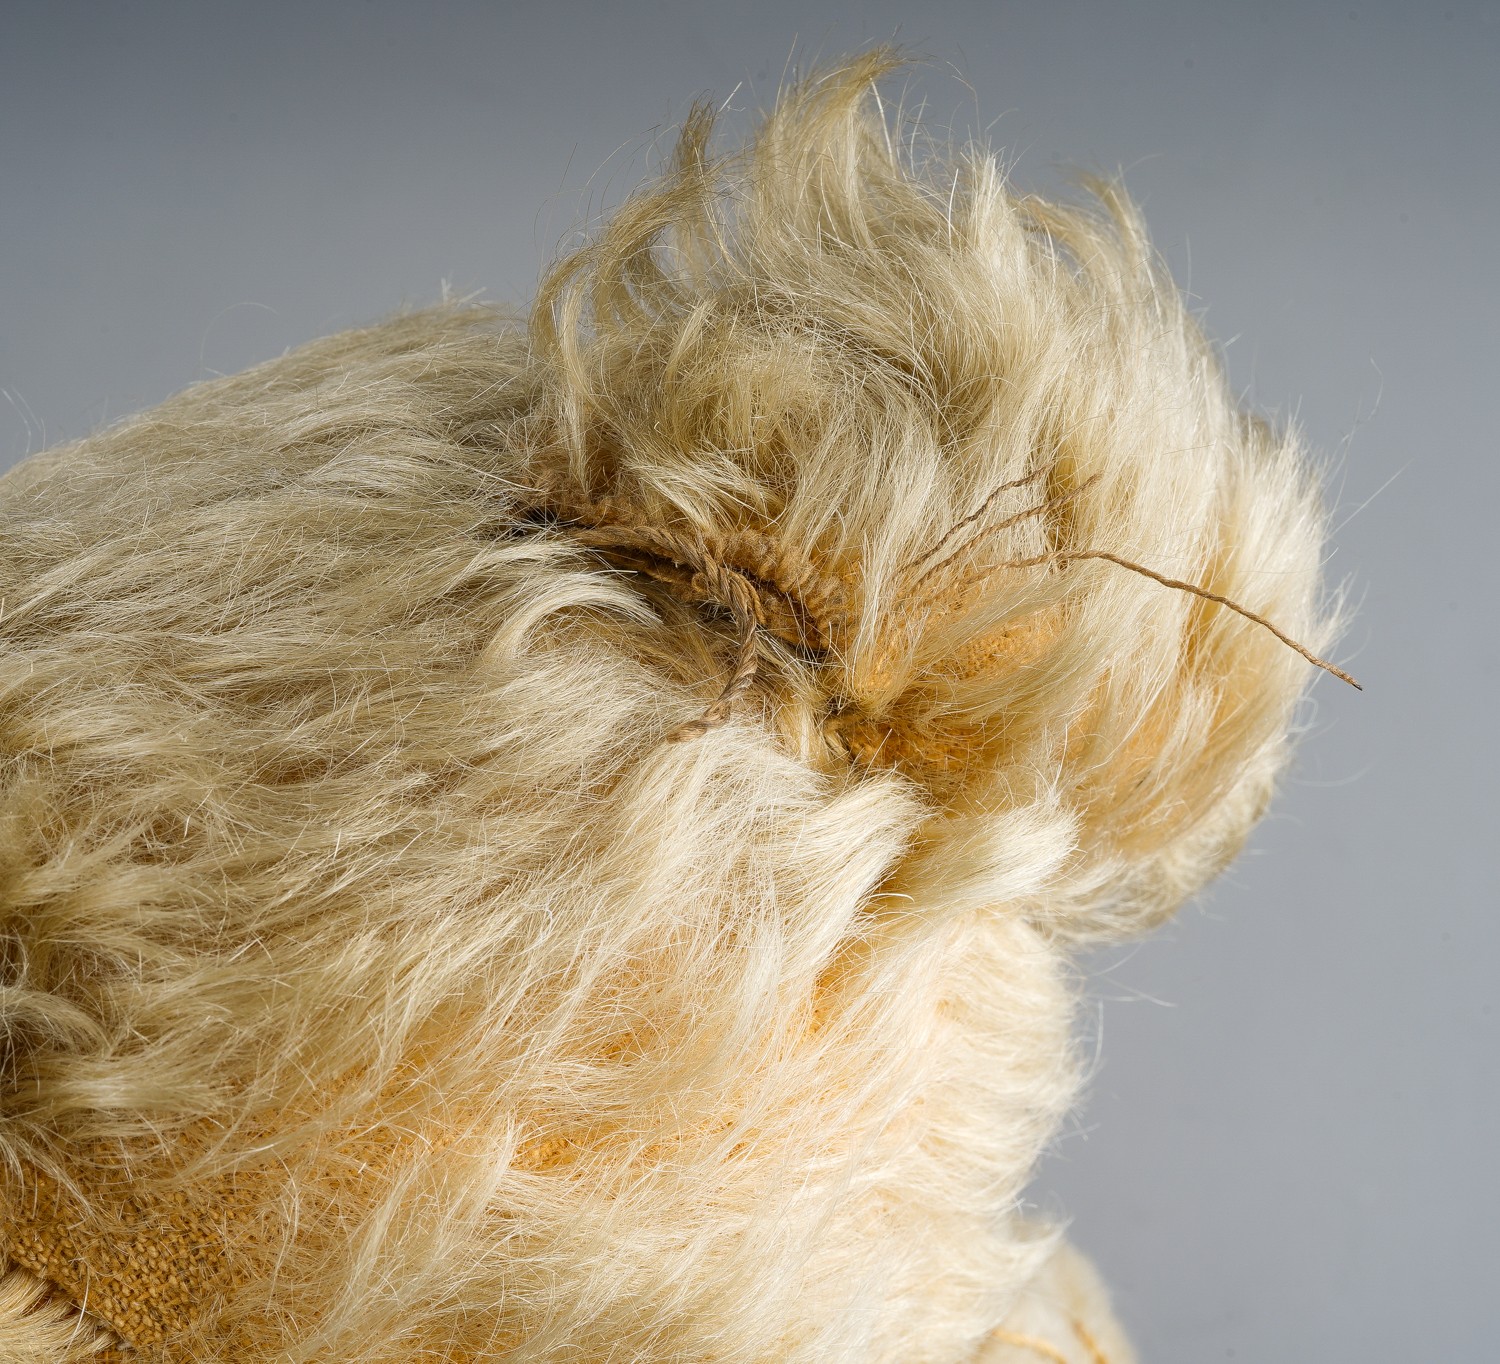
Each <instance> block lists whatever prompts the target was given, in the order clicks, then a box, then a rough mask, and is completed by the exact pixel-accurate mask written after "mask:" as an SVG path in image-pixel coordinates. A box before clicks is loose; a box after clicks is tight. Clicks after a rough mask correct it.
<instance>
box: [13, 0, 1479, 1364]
mask: <svg viewBox="0 0 1500 1364" xmlns="http://www.w3.org/2000/svg"><path fill="white" fill-rule="evenodd" d="M893 37H894V38H897V39H899V40H900V41H902V42H903V43H905V44H907V45H909V46H910V47H911V48H912V49H913V50H914V51H916V52H917V53H919V54H921V55H924V56H926V57H928V58H931V59H934V60H932V61H931V62H929V63H928V64H926V65H923V66H920V67H918V68H917V69H915V70H914V71H913V72H912V74H911V77H910V79H909V82H908V92H909V98H910V100H912V101H915V100H918V99H920V98H924V97H925V99H926V101H927V111H928V117H929V119H930V120H931V121H932V122H933V123H934V124H936V125H939V126H946V125H949V124H951V125H952V126H953V128H954V130H955V132H956V133H957V134H958V135H959V136H961V137H962V136H967V135H969V134H972V133H975V132H982V133H985V134H986V135H987V136H988V138H989V139H990V141H991V142H992V143H993V144H994V145H995V146H997V147H998V148H1001V149H1003V151H1004V154H1005V156H1006V158H1007V159H1008V160H1009V161H1012V162H1013V163H1014V178H1015V180H1016V182H1017V183H1018V184H1019V185H1021V186H1023V187H1025V188H1028V189H1038V190H1043V191H1050V192H1058V191H1060V190H1061V189H1062V188H1063V187H1064V185H1065V181H1064V179H1063V175H1062V171H1063V168H1064V167H1066V166H1069V165H1071V166H1078V167H1082V168H1084V169H1089V170H1102V171H1106V172H1112V171H1116V170H1119V171H1122V172H1123V174H1124V177H1125V180H1126V184H1127V185H1128V186H1129V187H1130V188H1131V189H1132V190H1133V192H1134V194H1135V195H1136V196H1137V197H1138V199H1139V200H1140V201H1141V202H1142V203H1143V205H1144V208H1145V212H1146V215H1147V218H1148V221H1149V222H1150V224H1151V226H1152V229H1153V232H1154V235H1155V238H1156V242H1157V245H1158V247H1159V249H1160V251H1161V252H1162V253H1163V255H1164V256H1165V257H1166V259H1167V260H1168V262H1169V263H1170V265H1171V267H1172V269H1173V271H1174V273H1175V274H1176V277H1177V279H1178V282H1179V283H1180V284H1181V285H1182V286H1183V287H1184V288H1185V289H1186V290H1188V291H1189V292H1190V294H1191V296H1192V298H1193V301H1194V306H1195V307H1196V308H1198V309H1199V310H1200V311H1201V312H1202V313H1203V316H1204V318H1205V323H1206V326H1207V328H1208V330H1209V332H1210V333H1211V335H1213V336H1214V337H1215V338H1216V340H1217V341H1218V342H1219V343H1220V344H1221V345H1222V346H1223V347H1224V349H1225V354H1226V356H1227V361H1228V367H1229V371H1230V374H1231V377H1232V379H1233V381H1234V382H1235V384H1236V385H1237V386H1238V387H1239V388H1241V389H1242V390H1243V391H1244V392H1245V394H1246V395H1247V396H1248V397H1249V398H1250V399H1251V400H1252V401H1253V402H1255V403H1256V404H1257V405H1259V406H1260V407H1261V408H1262V409H1263V410H1265V411H1267V412H1269V413H1270V414H1272V415H1273V416H1276V417H1278V418H1279V419H1281V420H1284V421H1285V420H1295V421H1296V422H1297V423H1298V424H1299V425H1300V427H1301V429H1302V430H1303V431H1304V432H1305V433H1306V436H1307V437H1308V439H1309V440H1310V441H1311V442H1312V444H1314V445H1315V446H1316V447H1318V448H1319V449H1320V450H1321V451H1322V452H1323V453H1324V457H1325V459H1326V461H1327V465H1328V468H1329V470H1330V483H1329V486H1330V490H1331V494H1332V495H1333V497H1334V498H1335V500H1336V507H1337V512H1336V517H1335V525H1336V527H1337V533H1336V536H1335V541H1334V546H1333V552H1332V555H1331V557H1330V559H1329V564H1328V571H1329V574H1330V577H1331V578H1332V579H1333V580H1335V581H1345V580H1347V581H1348V582H1349V583H1350V584H1351V586H1352V591H1353V600H1354V602H1355V604H1356V606H1357V608H1358V610H1357V616H1356V618H1355V621H1354V624H1353V627H1352V629H1351V630H1350V632H1349V633H1348V635H1347V636H1346V638H1345V640H1344V641H1343V643H1342V645H1341V646H1340V647H1339V648H1338V649H1337V650H1336V658H1337V659H1338V660H1339V661H1340V662H1343V663H1345V664H1346V665H1347V666H1349V667H1350V668H1351V670H1352V671H1354V672H1355V673H1356V674H1357V675H1358V676H1359V677H1360V678H1361V679H1362V680H1363V681H1364V682H1365V684H1366V690H1365V692H1364V693H1363V694H1356V693H1354V692H1353V691H1351V690H1348V689H1347V688H1344V687H1342V686H1341V685H1340V684H1339V683H1337V682H1336V681H1334V680H1333V679H1331V678H1327V677H1319V678H1318V680H1317V682H1316V684H1315V685H1314V687H1313V690H1312V696H1311V700H1310V702H1309V704H1308V707H1307V709H1306V712H1305V715H1304V719H1305V723H1306V734H1305V737H1304V740H1303V742H1302V745H1301V749H1300V760H1299V762H1298V764H1297V767H1296V770H1295V771H1294V772H1293V773H1292V775H1291V777H1290V778H1289V780H1288V781H1287V782H1286V784H1285V786H1284V788H1283V790H1282V792H1281V795H1280V798H1279V800H1278V802H1277V804H1276V805H1275V806H1274V808H1273V811H1272V814H1271V816H1270V818H1269V819H1268V820H1267V822H1266V823H1265V824H1264V826H1263V827H1262V828H1261V829H1260V831H1259V832H1258V833H1257V835H1256V836H1255V838H1254V840H1253V841H1252V844H1251V846H1250V848H1249V849H1248V850H1247V852H1246V854H1245V856H1243V857H1242V858H1241V860H1240V861H1239V862H1238V863H1237V864H1236V865H1235V867H1234V868H1233V869H1232V870H1231V871H1230V872H1229V873H1228V875H1227V876H1225V877H1224V878H1222V879H1221V881H1220V882H1219V883H1218V884H1216V886H1215V887H1213V889H1212V890H1211V892H1210V894H1209V895H1208V896H1207V897H1206V898H1205V900H1204V901H1203V902H1202V903H1200V904H1197V905H1193V906H1189V907H1188V908H1187V909H1186V910H1185V911H1184V913H1183V914H1182V916H1181V917H1180V918H1179V919H1178V920H1177V922H1176V923H1175V924H1174V926H1172V927H1171V928H1169V929H1167V930H1165V931H1163V932H1162V933H1160V934H1158V935H1157V936H1156V937H1154V938H1152V939H1150V940H1148V941H1146V942H1145V943H1143V944H1141V945H1139V946H1136V947H1133V948H1131V949H1129V950H1127V951H1121V952H1115V953H1112V954H1109V955H1108V956H1101V957H1098V958H1096V959H1094V960H1092V961H1091V962H1089V963H1086V965H1087V966H1088V967H1089V969H1090V970H1091V971H1092V972H1093V973H1094V974H1093V977H1092V982H1091V984H1090V986H1089V1001H1090V1003H1089V1007H1088V1009H1087V1010H1086V1017H1085V1019H1084V1026H1085V1028H1086V1030H1087V1035H1088V1037H1089V1038H1090V1039H1091V1045H1096V1046H1097V1048H1098V1064H1097V1070H1096V1073H1095V1076H1094V1080H1093V1083H1092V1085H1091V1089H1090V1094H1089V1099H1088V1103H1087V1106H1086V1108H1085V1109H1084V1110H1083V1111H1082V1113H1081V1114H1080V1115H1079V1117H1078V1119H1077V1120H1076V1121H1075V1122H1074V1123H1073V1124H1071V1125H1070V1127H1069V1129H1068V1131H1067V1132H1066V1133H1065V1134H1064V1135H1063V1136H1062V1138H1061V1139H1060V1140H1059V1142H1058V1143H1057V1146H1056V1150H1055V1152H1054V1153H1053V1154H1052V1156H1051V1157H1049V1159H1048V1161H1047V1163H1046V1164H1045V1166H1044V1167H1043V1169H1042V1170H1041V1172H1040V1175H1039V1178H1038V1182H1037V1186H1036V1190H1035V1195H1034V1197H1035V1200H1036V1202H1037V1203H1038V1205H1040V1206H1041V1207H1042V1208H1044V1209H1047V1210H1049V1211H1051V1212H1054V1213H1058V1214H1066V1215H1067V1216H1069V1217H1070V1218H1071V1219H1072V1226H1073V1235H1074V1237H1075V1239H1076V1240H1077V1241H1078V1242H1079V1243H1080V1244H1081V1245H1082V1246H1083V1247H1084V1248H1085V1249H1086V1250H1087V1251H1088V1252H1089V1253H1091V1254H1092V1255H1093V1256H1094V1257H1095V1258H1096V1260H1097V1261H1098V1263H1099V1264H1100V1266H1101V1268H1102V1270H1103V1271H1104V1273H1105V1275H1106V1276H1107V1278H1108V1279H1109V1281H1110V1282H1111V1284H1112V1285H1113V1286H1114V1290H1115V1294H1116V1299H1117V1304H1118V1307H1119V1309H1120V1311H1121V1313H1122V1315H1123V1317H1124V1319H1125V1321H1126V1323H1127V1325H1128V1327H1129V1328H1130V1330H1131V1331H1132V1333H1133V1335H1134V1336H1135V1338H1136V1341H1137V1343H1138V1345H1139V1347H1140V1350H1141V1354H1142V1357H1143V1359H1144V1360H1148V1361H1160V1362H1161V1364H1169V1362H1170V1364H1198V1362H1199V1361H1205V1360H1220V1359H1239V1360H1244V1361H1261V1360H1278V1361H1283V1360H1284V1361H1301V1360H1307V1361H1342V1360H1351V1361H1352V1360H1359V1361H1363V1362H1364V1364H1376V1361H1390V1362H1391V1364H1415V1362H1418V1361H1445V1362H1447V1361H1470V1360H1472V1361H1477V1362H1482V1361H1488V1360H1493V1359H1495V1358H1497V1356H1500V1348H1497V1346H1496V1344H1495V1339H1496V1336H1497V1327H1500V1308H1497V1306H1496V1298H1497V1295H1500V1284H1497V1269H1500V1253H1497V1249H1496V1236H1497V1226H1500V1188H1497V1177H1496V1168H1497V1160H1496V1156H1497V1152H1500V1104H1497V1092H1496V1091H1497V1060H1496V1057H1497V1054H1500V1052H1497V1047H1496V1043H1497V1041H1500V1036H1497V1034H1500V1022H1497V1018H1496V1013H1495V997H1496V988H1495V981H1496V974H1497V959H1500V928H1497V915H1496V908H1497V905H1500V896H1497V895H1496V893H1495V890H1494V882H1495V875H1494V872H1493V869H1492V868H1493V863H1494V859H1495V842H1496V838H1497V835H1500V830H1497V828H1496V819H1495V816H1496V809H1497V802H1496V799H1495V795H1494V788H1495V778H1496V767H1497V761H1500V745H1497V742H1496V740H1497V724H1496V713H1497V711H1496V705H1495V701H1494V690H1495V679H1496V675H1497V658H1496V654H1497V650H1496V623H1497V621H1496V616H1497V613H1496V607H1495V602H1496V600H1497V589H1500V583H1497V574H1496V570H1495V561H1496V537H1495V535H1494V530H1493V528H1494V526H1495V524H1496V520H1497V515H1500V475H1497V467H1500V460H1497V459H1496V453H1497V452H1496V449H1495V441H1494V439H1493V434H1492V433H1493V430H1494V419H1493V416H1492V414H1493V412H1494V411H1495V408H1496V399H1497V390H1500V373H1497V370H1500V328H1497V323H1496V317H1497V307H1500V287H1497V286H1500V271H1497V265H1496V261H1497V259H1500V256H1497V252H1496V249H1495V248H1496V246H1497V244H1500V243H1497V231H1496V222H1497V218H1500V190H1497V186H1500V155H1497V150H1496V149H1497V146H1500V5H1496V4H1494V3H1491V4H1485V5H1481V4H1474V3H1459V2H1458V0H1454V2H1453V3H1450V4H1447V5H1446V7H1445V6H1444V5H1443V4H1442V3H1435V4H1427V5H1415V4H1412V5H1400V4H1390V3H1387V4H1372V3H1361V2H1360V0H1353V2H1352V3H1339V4H1286V3H1268V2H1267V0H1261V2H1260V3H1257V4H1253V5H1252V4H1248V3H1247V4H1242V5H1228V4H1220V5H1208V4H1199V5H1193V4H1187V3H1166V2H1165V0H1161V2H1152V3H1113V4H1111V3H1102V2H1099V0H1048V2H1046V3H1041V2H1040V0H1038V2H1034V3H1028V4H1017V3H977V2H975V0H968V2H965V0H951V3H939V2H938V0H932V2H931V3H927V4H910V5H902V4H894V3H869V4H834V3H823V2H822V0H760V3H757V4H736V5H733V6H730V5H723V6H719V5H691V4H683V3H676V2H669V0H657V2H656V3H645V4H632V3H624V2H623V0H617V2H616V3H612V4H606V3H580V2H579V0H545V2H544V3H528V4H514V5H508V4H502V3H480V2H479V0H465V2H460V0H436V2H434V3H424V4H406V5H402V4H395V3H390V2H389V0H372V3H329V4H309V3H296V4H293V3H270V2H269V0H260V2H259V3H256V4H244V5H239V6H228V5H222V4H217V3H193V4H152V3H138V4H109V5H106V4H97V5H94V4H78V3H56V2H52V3H45V4H41V3H16V2H15V0H8V2H7V3H5V4H4V5H0V303H3V328H0V390H3V397H0V464H5V465H8V464H10V463H13V462H14V461H16V460H19V459H20V458H22V457H23V456H25V455H26V454H27V453H28V452H31V451H34V450H37V449H40V448H42V447H43V446H44V445H46V444H50V443H53V442H56V441H58V440H62V439H68V438H72V437H76V436H80V435H83V434H85V433H86V432H87V431H89V430H90V429H91V428H93V427H95V426H97V425H98V424H100V423H102V422H106V421H109V420H111V419H113V418H115V417H118V416H121V415H123V414H125V413H127V412H130V411H132V410H135V409H138V408H140V407H143V406H146V405H149V404H151V403H153V402H155V401H157V400H158V399H160V398H162V397H164V396H166V395H167V394H169V393H171V392H173V391H174V390H176V389H178V388H181V387H182V386H184V385H186V384H188V383H191V382H192V381H194V380H196V379H199V378H203V377H206V376H209V375H212V374H215V373H221V372H228V371H231V370H234V369H238V368H240V367H242V366H244V365H246V364H248V363H250V362H252V361H256V360H260V359H264V358H267V357H269V356H272V355H275V354H278V353H280V352H281V351H282V350H283V349H285V348H286V347H288V346H291V345H295V344H297V343H299V342H301V341H304V340H307V339H309V338H312V337H314V336H317V335H320V334H323V333H326V332H328V331H331V330H334V329H337V328H340V327H344V326H348V325H352V324H355V323H359V322H362V321H367V320H372V319H374V318H376V317H378V316H379V315H381V314H382V313H384V312H386V311H388V310H390V309H393V308H395V307H397V306H399V305H402V304H408V303H422V302H426V301H430V300H433V299H435V298H436V297H437V296H438V295H439V293H440V292H441V290H442V289H443V288H444V286H445V284H446V286H447V287H449V288H450V289H452V290H454V291H457V292H469V291H473V290H480V289H482V290H484V291H486V293H487V294H488V296H490V297H492V298H496V299H501V300H514V301H516V302H522V301H524V300H525V299H526V298H527V297H528V296H529V294H530V292H531V290H532V288H533V285H534V283H535V280H536V277H537V274H538V271H539V269H540V268H541V266H542V264H543V262H544V261H545V260H546V259H547V258H548V257H549V256H550V255H552V254H553V252H554V251H555V250H556V249H558V248H559V246H562V245H566V244H567V243H568V242H569V241H573V240H576V235H575V234H576V231H577V229H578V228H579V226H580V224H581V223H582V222H583V221H584V220H585V219H586V217H587V216H589V215H590V214H593V213H597V212H598V211H600V210H601V209H602V208H605V207H607V206H608V205H609V204H612V203H616V202H618V201H619V199H620V197H621V196H622V195H623V194H625V193H626V192H628V190H629V189H630V187H631V186H632V185H633V184H634V183H636V182H637V181H638V180H639V179H640V178H641V177H642V176H644V175H645V174H647V173H648V172H649V171H650V170H651V169H652V167H653V166H655V165H656V164H658V162H659V160H660V155H661V149H662V146H663V145H664V143H665V140H666V139H668V138H669V136H670V132H671V129H672V127H673V125H674V124H675V122H676V121H677V120H679V119H680V118H681V117H682V116H683V114H684V113H685V112H686V111H687V109H688V107H689V104H690V102H691V100H692V99H693V97H695V96H698V95H708V96H711V97H712V98H714V99H715V100H717V101H719V102H725V101H727V102H728V113H727V115H726V118H727V122H728V125H729V127H730V128H731V129H740V128H743V127H744V126H745V122H746V120H747V118H748V116H749V114H750V112H751V111H753V110H754V109H755V108H756V107H757V106H759V105H763V104H764V103H765V102H767V101H768V100H769V99H770V98H771V97H772V96H773V95H774V92H775V88H776V85H777V83H778V81H779V80H780V79H781V77H782V75H783V72H784V70H785V69H786V66H787V63H788V59H789V58H791V59H794V60H795V61H798V62H801V63H803V64H805V63H807V62H808V61H810V60H811V59H813V58H816V57H819V56H821V57H831V56H834V55H837V54H839V53H841V52H846V51H849V50H853V49H858V48H862V47H866V46H868V45H870V44H872V43H875V42H879V41H882V40H886V39H890V38H893ZM960 77H961V78H962V79H959V78H960ZM601 167H603V169H602V170H601V169H600V168H601Z"/></svg>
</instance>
